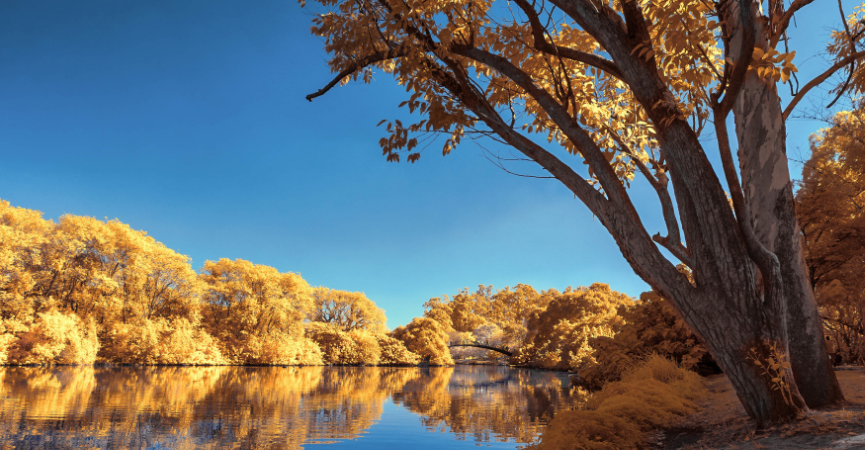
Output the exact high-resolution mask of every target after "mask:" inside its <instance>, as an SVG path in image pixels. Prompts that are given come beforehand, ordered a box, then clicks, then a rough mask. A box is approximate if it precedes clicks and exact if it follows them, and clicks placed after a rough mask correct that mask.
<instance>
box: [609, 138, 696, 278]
mask: <svg viewBox="0 0 865 450" xmlns="http://www.w3.org/2000/svg"><path fill="white" fill-rule="evenodd" d="M606 128H607V133H608V134H610V135H611V136H612V137H613V140H615V141H616V143H617V144H619V148H621V149H622V152H623V153H627V154H628V155H630V156H631V160H632V161H634V164H636V166H637V168H639V169H640V173H642V174H643V176H644V177H645V178H646V180H647V181H648V182H649V184H651V185H652V187H653V188H654V189H655V192H656V193H657V194H658V200H659V201H660V202H661V210H662V211H663V213H664V223H665V224H666V225H667V236H666V237H664V236H661V234H660V233H657V234H655V235H654V236H652V240H653V241H655V242H657V243H658V244H661V245H662V246H663V247H664V248H666V249H667V250H669V251H670V253H672V254H673V256H675V257H676V258H678V259H679V261H682V262H683V263H685V264H687V265H688V267H690V268H691V270H693V269H694V267H695V266H694V259H693V258H691V252H690V251H689V250H688V249H687V248H686V247H685V246H684V245H682V238H681V235H680V234H679V221H678V220H677V219H676V209H675V207H674V206H673V200H672V198H670V192H669V191H668V190H667V183H668V182H669V180H668V178H667V176H666V175H665V174H664V173H663V172H660V175H661V178H658V177H655V176H654V175H653V174H652V172H651V171H650V170H649V168H648V167H646V164H645V163H643V160H641V159H640V158H639V157H638V156H637V155H636V154H635V152H634V151H633V150H632V149H631V148H630V146H628V145H627V144H626V143H625V142H624V141H622V138H621V137H620V136H619V135H618V134H617V133H616V132H615V131H613V130H611V129H610V128H609V127H606Z"/></svg>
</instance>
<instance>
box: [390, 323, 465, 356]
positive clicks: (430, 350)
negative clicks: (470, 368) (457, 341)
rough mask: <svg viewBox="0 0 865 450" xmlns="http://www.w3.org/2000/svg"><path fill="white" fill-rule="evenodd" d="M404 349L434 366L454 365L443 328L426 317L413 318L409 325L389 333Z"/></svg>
mask: <svg viewBox="0 0 865 450" xmlns="http://www.w3.org/2000/svg"><path fill="white" fill-rule="evenodd" d="M391 336H393V337H394V338H396V339H399V340H400V341H402V342H403V343H404V344H405V347H406V348H407V349H409V350H411V351H412V352H414V353H416V354H418V355H419V356H420V357H421V358H424V359H425V360H429V363H430V364H432V365H434V366H449V365H451V364H453V363H454V360H453V358H452V357H451V352H450V349H449V348H448V341H447V339H448V334H447V331H446V330H445V328H444V327H443V326H442V325H441V324H440V323H439V322H436V321H435V320H433V319H430V318H428V317H415V318H414V319H413V320H412V321H411V323H409V324H408V325H406V326H403V327H397V329H395V330H393V332H392V333H391Z"/></svg>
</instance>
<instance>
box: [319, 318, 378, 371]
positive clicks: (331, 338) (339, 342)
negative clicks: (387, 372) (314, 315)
mask: <svg viewBox="0 0 865 450" xmlns="http://www.w3.org/2000/svg"><path fill="white" fill-rule="evenodd" d="M306 334H307V336H309V338H310V339H312V340H313V341H314V342H315V343H316V344H318V346H319V347H320V348H321V352H322V357H323V361H324V363H325V364H337V365H349V366H356V365H364V364H366V365H376V364H378V363H379V360H380V359H381V349H380V348H379V346H378V341H377V340H376V339H375V336H374V335H373V334H372V333H370V332H369V331H365V330H352V331H350V332H345V331H342V330H340V329H339V328H337V327H335V326H333V325H331V324H326V323H321V322H313V323H312V324H310V325H309V326H307V329H306Z"/></svg>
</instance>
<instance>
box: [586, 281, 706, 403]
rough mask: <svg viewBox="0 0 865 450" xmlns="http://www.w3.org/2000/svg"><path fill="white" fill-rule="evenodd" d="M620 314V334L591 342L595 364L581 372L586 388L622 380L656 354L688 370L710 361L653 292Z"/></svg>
mask: <svg viewBox="0 0 865 450" xmlns="http://www.w3.org/2000/svg"><path fill="white" fill-rule="evenodd" d="M618 314H619V315H620V316H621V318H622V320H623V321H624V325H622V326H621V328H620V329H619V331H618V333H616V334H615V335H613V336H596V337H592V338H590V339H588V345H589V346H590V347H591V348H592V352H591V359H592V361H591V363H590V364H586V365H584V366H583V367H581V368H580V371H579V372H580V381H581V384H583V385H585V386H589V387H592V388H599V387H600V386H602V385H603V384H604V383H606V382H607V381H616V380H619V379H620V378H621V375H622V373H624V372H625V371H626V370H628V369H629V368H630V367H632V366H633V365H635V364H636V363H638V362H639V361H641V360H642V359H643V358H644V357H646V356H647V355H650V354H653V353H655V354H658V355H661V356H663V357H665V358H668V359H671V360H673V361H676V362H677V363H678V364H681V365H682V367H684V368H685V369H689V370H693V369H694V368H696V365H697V363H698V362H700V361H702V360H706V359H710V358H711V357H710V356H709V354H708V352H707V350H706V347H705V346H704V345H703V344H702V343H701V342H700V341H699V339H697V336H695V335H694V333H693V332H692V331H691V329H690V328H689V327H688V326H687V325H686V324H685V322H684V321H683V320H682V318H681V317H680V316H679V314H677V313H676V311H675V310H674V309H673V307H672V306H671V305H670V304H669V302H667V301H666V300H664V299H663V298H662V297H661V296H659V295H657V294H656V293H654V292H651V291H650V292H644V293H643V294H642V295H640V300H639V301H638V302H636V303H634V304H632V305H623V306H620V307H619V311H618Z"/></svg>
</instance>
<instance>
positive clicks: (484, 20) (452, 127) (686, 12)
mask: <svg viewBox="0 0 865 450" xmlns="http://www.w3.org/2000/svg"><path fill="white" fill-rule="evenodd" d="M318 1H319V3H321V5H322V6H323V7H324V8H326V9H328V12H326V13H324V14H319V15H318V16H317V17H316V18H315V19H314V23H315V25H314V26H313V27H312V32H313V33H314V34H316V35H319V36H322V37H324V38H325V40H326V45H325V48H326V50H327V51H328V52H329V53H330V54H331V59H330V67H331V69H332V70H333V71H334V72H335V73H336V76H335V78H333V79H332V80H331V82H330V83H328V84H327V85H325V86H324V87H323V88H322V89H321V90H319V91H318V92H316V93H313V94H310V95H309V96H308V97H307V98H308V99H309V100H312V99H314V98H316V97H318V96H321V95H323V94H324V93H326V92H327V91H328V90H329V89H331V88H332V87H333V86H335V85H337V84H339V83H340V82H345V81H348V80H352V79H358V78H361V79H363V80H364V81H370V80H371V79H372V71H373V69H378V70H381V71H384V72H386V73H390V74H392V75H393V76H394V77H395V78H396V80H397V81H398V82H399V83H400V84H402V85H404V86H405V87H406V89H407V91H408V92H409V93H410V97H409V98H408V99H407V100H406V102H404V105H406V106H408V108H409V110H410V111H412V112H418V113H420V114H421V116H422V117H423V118H422V120H420V121H419V122H417V123H414V124H403V123H402V122H400V121H394V122H392V123H388V124H387V130H388V132H389V136H388V137H385V138H383V139H382V140H381V146H382V149H383V151H384V153H385V154H386V155H387V158H388V160H391V161H393V160H397V161H398V160H399V159H400V156H401V155H404V156H405V157H406V159H407V160H408V161H411V162H414V161H416V160H417V159H418V158H419V157H420V153H419V151H420V150H421V148H422V147H424V145H421V144H423V143H424V139H425V138H426V135H428V134H445V135H447V139H446V141H445V144H444V149H443V152H444V153H445V154H446V153H448V152H450V151H451V150H452V149H453V148H454V147H455V146H456V145H458V144H459V143H460V140H461V138H463V137H464V136H471V137H477V136H480V137H483V136H488V137H491V138H493V139H495V140H498V141H499V142H503V143H506V144H507V145H509V146H511V147H513V148H514V149H516V150H517V151H519V152H520V153H522V154H523V155H524V156H525V158H528V159H529V160H531V161H534V162H536V163H537V164H539V165H540V166H541V167H542V168H543V169H544V170H546V171H547V172H548V173H549V175H550V176H552V177H555V178H556V179H558V180H559V181H560V182H561V183H562V184H564V185H565V186H566V187H567V188H568V189H569V190H570V191H572V192H573V194H574V195H575V196H576V197H577V198H578V199H579V200H580V201H582V202H583V203H584V204H585V205H586V206H587V207H588V208H589V210H590V211H591V212H592V214H594V215H595V216H596V217H597V218H598V219H599V220H600V222H601V224H603V226H604V227H605V228H606V229H607V230H608V231H609V233H610V234H611V235H612V236H613V238H614V239H615V241H616V243H617V244H618V246H619V248H620V249H621V251H622V254H623V255H624V257H625V258H626V260H627V261H628V263H629V264H630V265H631V267H632V268H633V270H634V271H635V272H636V273H637V274H638V275H639V276H640V277H641V278H642V279H643V280H645V281H646V282H647V283H649V284H650V285H651V286H652V288H653V289H654V290H655V291H656V292H658V293H659V294H661V295H663V296H664V297H665V298H667V299H669V301H670V302H671V304H672V305H673V306H674V307H675V308H676V310H678V312H679V313H681V314H682V316H683V318H684V320H685V321H686V323H687V324H688V325H689V326H691V327H692V328H693V329H694V330H695V332H696V333H697V334H698V336H699V337H700V338H701V339H703V340H704V341H705V343H706V346H707V348H708V349H709V350H710V351H711V352H712V354H713V355H714V356H715V358H716V360H717V361H718V363H719V364H720V365H721V367H722V368H723V369H724V371H725V372H726V374H727V375H728V376H729V377H730V380H731V382H732V384H733V386H734V387H735V389H736V392H737V394H738V396H739V398H740V400H741V401H742V403H743V405H744V406H745V409H746V411H747V412H748V414H749V415H750V416H751V417H752V418H754V419H755V420H756V421H757V422H758V424H765V423H768V422H773V421H782V420H789V419H790V418H792V417H795V416H796V415H797V414H798V413H799V412H801V411H802V410H804V409H805V408H807V407H808V406H810V407H819V406H824V405H829V404H833V403H836V402H838V401H841V400H842V399H843V397H842V394H841V391H840V389H839V387H838V383H837V381H836V379H835V375H834V372H833V371H832V369H831V367H830V365H829V363H828V359H827V357H826V351H825V348H824V346H823V331H822V327H821V325H820V317H819V314H818V311H817V305H816V302H815V300H814V295H813V292H812V289H811V285H810V281H809V277H808V274H807V266H806V265H805V262H804V256H803V250H802V239H801V232H800V229H799V225H798V223H797V221H796V217H795V215H794V211H793V196H792V190H791V183H790V176H789V173H788V168H787V159H786V148H785V146H786V143H785V137H786V131H785V120H786V118H787V117H788V116H789V114H790V111H791V110H792V108H793V107H794V106H795V104H796V103H798V102H799V100H801V98H802V97H803V96H804V95H805V94H806V93H807V92H808V91H809V90H811V89H812V88H813V87H814V86H816V85H818V84H819V83H821V82H823V81H824V80H826V79H827V78H829V77H830V76H831V75H833V74H834V73H836V72H837V71H839V70H842V69H845V68H849V70H850V73H851V80H853V81H852V82H851V83H846V84H845V86H843V87H844V88H846V87H848V85H849V86H850V87H852V88H858V87H859V86H860V85H861V84H862V83H861V82H859V81H858V80H859V79H860V77H858V76H856V77H853V76H852V74H854V67H852V66H851V64H852V63H855V61H856V60H858V59H859V58H861V57H862V56H863V55H865V52H862V51H859V50H858V49H857V47H856V41H857V40H858V39H859V38H860V37H861V35H862V33H860V32H859V31H858V30H859V29H860V28H861V25H860V23H859V22H857V21H856V20H855V19H856V17H853V18H851V19H850V20H849V21H847V22H845V25H847V27H846V28H847V30H845V32H840V33H836V34H835V35H834V37H835V40H834V41H833V43H832V45H833V47H831V48H830V51H831V52H832V54H833V55H834V56H835V58H836V60H835V61H834V65H832V66H831V67H830V68H829V69H828V70H827V72H826V73H824V74H822V75H821V76H820V77H818V78H817V79H815V80H813V81H811V82H809V83H806V84H805V85H803V87H802V89H801V90H800V91H799V92H798V93H797V94H796V95H795V97H794V99H793V101H791V102H790V104H789V105H787V106H786V108H782V104H781V100H780V97H779V95H778V87H779V83H783V82H786V81H788V80H789V78H790V76H791V75H792V73H793V72H794V71H795V70H796V68H795V66H794V65H793V63H792V60H793V57H794V56H795V53H794V52H788V51H787V50H786V47H787V38H786V37H787V34H786V31H787V28H788V25H789V24H790V23H791V20H792V18H793V15H794V14H795V13H797V12H798V11H800V10H802V8H805V7H806V6H808V5H809V4H810V3H812V1H813V0H795V1H793V2H792V3H791V4H790V5H789V6H785V4H784V2H783V1H782V0H769V1H765V2H762V3H761V2H757V1H752V0H720V1H718V2H710V1H706V0H630V1H628V0H550V1H549V2H546V1H538V0H513V2H508V3H502V2H499V3H493V2H491V1H489V0H447V1H445V0H436V1H430V0H318ZM778 49H781V50H778ZM731 113H732V114H733V119H734V120H733V124H734V126H735V128H734V132H735V135H734V136H733V137H731V133H730V131H729V130H728V128H727V125H728V120H727V119H728V118H729V116H730V114H731ZM707 125H711V126H712V127H713V128H714V132H715V134H716V138H717V144H718V145H717V151H719V152H720V156H721V161H722V162H723V174H721V176H723V178H724V179H725V181H726V183H727V186H728V189H729V197H728V196H727V193H726V192H725V189H724V185H723V184H722V182H721V179H720V176H719V174H718V173H716V172H715V170H714V169H713V167H712V165H711V164H710V161H709V157H708V151H715V149H707V148H706V147H705V145H704V142H702V141H701V140H700V135H701V133H702V132H703V131H704V130H705V129H706V127H707ZM731 139H734V140H735V141H737V143H738V161H739V167H738V168H737V167H736V162H735V157H734V154H733V151H734V147H735V144H734V143H731V142H730V141H731ZM565 152H567V153H569V154H571V155H573V156H576V157H578V160H579V161H581V162H582V163H583V164H586V165H588V177H586V176H584V175H581V174H580V173H579V172H578V170H577V169H575V168H574V167H573V166H572V165H571V164H569V163H568V162H566V161H567V159H565V157H566V156H567V155H566V154H565ZM637 174H639V176H641V177H644V178H645V179H646V180H647V181H648V185H649V186H651V188H652V189H653V190H654V191H655V192H656V193H657V197H658V200H659V206H660V208H661V211H662V213H663V217H664V219H665V222H666V235H665V236H661V235H660V234H655V235H654V236H652V235H651V234H650V233H649V231H648V230H647V229H646V227H645V226H644V225H643V223H642V221H641V218H640V216H639V215H638V213H637V210H636V208H635V206H634V203H633V201H632V199H631V196H630V194H629V190H628V188H629V186H630V181H631V180H632V179H633V177H635V176H638V175H637ZM740 175H741V181H740ZM730 200H732V205H733V208H731V207H730ZM678 263H681V264H684V265H686V266H687V267H688V268H689V269H690V271H691V272H692V273H693V279H692V280H689V279H688V278H687V277H686V276H685V275H684V274H683V273H682V271H680V270H677V268H676V265H677V264H678ZM779 357H780V358H781V360H780V361H779V359H778V358H779ZM786 358H789V364H788V363H787V359H786ZM770 359H771V362H772V363H774V364H768V362H769V361H770ZM806 405H807V406H806Z"/></svg>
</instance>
